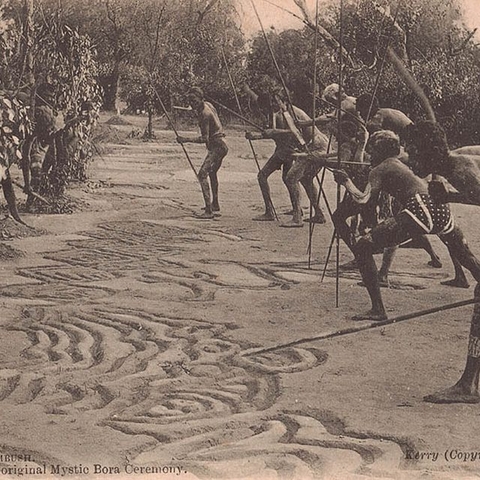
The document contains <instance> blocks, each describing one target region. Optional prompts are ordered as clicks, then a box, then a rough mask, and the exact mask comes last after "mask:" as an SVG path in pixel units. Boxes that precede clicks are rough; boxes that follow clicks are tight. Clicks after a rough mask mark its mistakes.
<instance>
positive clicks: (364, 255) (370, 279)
mask: <svg viewBox="0 0 480 480" xmlns="http://www.w3.org/2000/svg"><path fill="white" fill-rule="evenodd" d="M354 250H355V258H356V259H357V263H358V268H359V270H360V274H361V276H362V280H363V283H364V285H365V287H366V288H367V291H368V294H369V296H370V301H371V302H372V308H371V310H369V311H368V312H366V313H362V314H359V315H355V316H354V317H352V320H378V321H380V320H385V319H386V318H387V312H386V311H385V307H384V305H383V300H382V294H381V292H380V282H379V278H378V270H377V266H376V265H375V260H374V258H373V252H374V244H373V240H372V238H371V236H370V235H365V236H364V237H362V238H360V240H359V241H358V242H357V244H356V245H355V248H354Z"/></svg>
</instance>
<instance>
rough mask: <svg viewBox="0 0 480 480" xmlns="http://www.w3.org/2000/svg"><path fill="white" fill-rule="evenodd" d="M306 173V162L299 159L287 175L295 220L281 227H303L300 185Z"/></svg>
mask: <svg viewBox="0 0 480 480" xmlns="http://www.w3.org/2000/svg"><path fill="white" fill-rule="evenodd" d="M304 172H305V161H304V160H303V159H298V160H297V161H296V162H295V163H294V165H293V166H292V167H291V168H290V170H289V171H288V173H287V176H286V184H287V188H288V192H289V193H290V199H291V201H292V208H293V218H292V220H291V221H290V222H287V223H283V224H281V225H280V226H281V227H303V221H302V207H301V205H300V186H299V184H300V179H301V178H302V177H303V174H304Z"/></svg>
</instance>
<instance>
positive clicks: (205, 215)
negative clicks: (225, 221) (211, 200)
mask: <svg viewBox="0 0 480 480" xmlns="http://www.w3.org/2000/svg"><path fill="white" fill-rule="evenodd" d="M195 218H199V219H201V220H211V219H213V218H215V215H214V214H213V212H203V213H200V214H198V215H195Z"/></svg>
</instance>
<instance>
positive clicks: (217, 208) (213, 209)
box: [202, 205, 220, 212]
mask: <svg viewBox="0 0 480 480" xmlns="http://www.w3.org/2000/svg"><path fill="white" fill-rule="evenodd" d="M206 209H207V207H203V208H202V210H206ZM219 211H220V207H219V206H218V205H212V212H219Z"/></svg>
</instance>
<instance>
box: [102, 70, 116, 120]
mask: <svg viewBox="0 0 480 480" xmlns="http://www.w3.org/2000/svg"><path fill="white" fill-rule="evenodd" d="M119 67H120V65H119V62H117V63H116V65H115V66H114V68H113V71H112V73H111V74H110V75H106V76H104V77H103V78H102V79H100V84H101V85H102V87H103V91H104V94H103V109H104V110H106V111H107V112H116V111H117V95H118V84H119V80H120V68H119Z"/></svg>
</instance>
